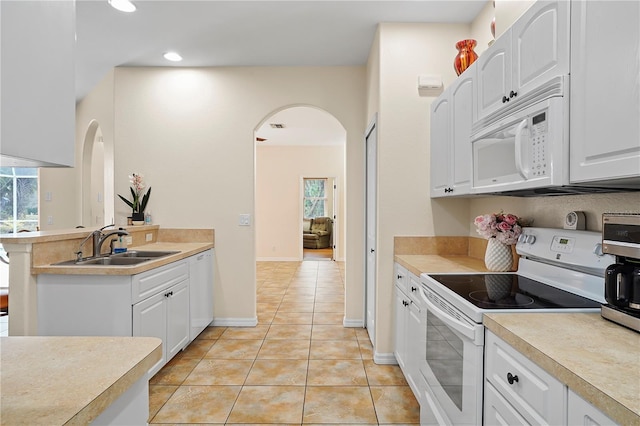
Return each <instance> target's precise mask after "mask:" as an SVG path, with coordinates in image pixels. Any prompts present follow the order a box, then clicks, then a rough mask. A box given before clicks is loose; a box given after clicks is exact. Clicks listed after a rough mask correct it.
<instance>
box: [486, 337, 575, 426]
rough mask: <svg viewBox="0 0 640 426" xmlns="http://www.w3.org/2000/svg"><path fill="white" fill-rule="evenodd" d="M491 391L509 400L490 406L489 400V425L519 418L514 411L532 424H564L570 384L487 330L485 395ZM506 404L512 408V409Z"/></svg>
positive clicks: (487, 422)
mask: <svg viewBox="0 0 640 426" xmlns="http://www.w3.org/2000/svg"><path fill="white" fill-rule="evenodd" d="M491 392H494V393H495V392H497V393H498V394H499V395H500V396H502V397H503V398H504V400H505V401H504V403H503V404H502V405H500V404H497V403H496V404H494V405H493V406H488V405H487V403H486V402H487V401H486V399H485V406H484V408H485V417H486V419H485V424H487V425H490V424H502V423H501V421H498V420H499V419H502V418H504V419H509V418H512V417H513V418H515V417H514V413H517V414H519V416H520V417H521V418H522V419H523V420H524V421H525V422H526V423H530V424H538V425H542V424H551V425H560V424H563V423H564V421H565V420H564V419H565V416H566V414H565V413H566V411H565V410H566V407H567V392H566V387H565V386H564V385H563V384H562V383H561V382H560V381H558V380H557V379H555V378H554V377H553V376H551V375H550V374H549V373H547V372H546V371H544V370H543V369H542V368H540V367H538V366H537V365H536V364H534V363H533V362H531V361H529V360H528V359H527V358H526V357H525V356H524V355H522V354H521V353H520V352H518V351H517V350H515V349H514V348H513V347H511V346H510V345H509V344H508V343H506V342H505V341H503V340H502V339H500V338H499V337H497V336H496V335H495V334H493V333H492V332H490V331H487V334H486V340H485V395H488V394H491ZM485 398H486V397H485ZM505 407H509V410H506V409H505ZM501 408H502V409H501ZM487 411H488V412H489V413H490V415H489V416H488V415H487V414H486V413H487ZM494 420H496V421H495V423H494V422H493V421H494Z"/></svg>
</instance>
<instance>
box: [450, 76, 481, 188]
mask: <svg viewBox="0 0 640 426" xmlns="http://www.w3.org/2000/svg"><path fill="white" fill-rule="evenodd" d="M475 70H476V68H475V67H473V69H468V70H467V71H466V72H465V73H464V74H463V75H462V76H460V77H458V80H457V81H456V84H455V86H453V87H452V90H451V108H452V110H451V118H452V126H451V131H452V138H451V139H452V144H451V152H450V155H451V161H450V163H451V167H452V172H451V176H452V182H451V183H452V187H453V192H451V193H450V194H451V195H465V194H468V193H469V192H470V190H471V126H472V125H473V120H474V117H475V114H474V112H475V107H474V102H473V101H474V99H473V81H474V79H475Z"/></svg>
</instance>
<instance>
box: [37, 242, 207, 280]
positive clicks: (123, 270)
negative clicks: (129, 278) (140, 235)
mask: <svg viewBox="0 0 640 426" xmlns="http://www.w3.org/2000/svg"><path fill="white" fill-rule="evenodd" d="M158 245H161V246H166V245H171V246H175V247H183V248H182V249H181V250H180V253H176V254H172V255H170V256H166V257H162V258H159V259H153V260H150V261H148V262H143V263H140V264H138V265H134V266H70V265H38V266H33V267H32V268H31V274H32V275H41V274H53V275H135V274H140V273H142V272H146V271H148V270H151V269H155V268H158V267H160V266H164V265H168V264H169V263H173V262H177V261H179V260H182V259H186V258H187V257H190V256H193V255H195V254H198V253H202V252H204V251H207V250H209V249H212V248H214V244H213V243H167V242H160V243H153V244H145V245H142V246H137V247H129V249H130V250H153V249H154V248H155V249H156V250H163V248H158ZM185 245H190V246H192V247H190V248H184V246H185Z"/></svg>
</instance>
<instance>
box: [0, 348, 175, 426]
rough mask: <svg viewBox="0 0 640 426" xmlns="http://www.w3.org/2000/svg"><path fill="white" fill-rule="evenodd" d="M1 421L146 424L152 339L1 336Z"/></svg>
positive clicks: (154, 351) (156, 351) (155, 353)
mask: <svg viewBox="0 0 640 426" xmlns="http://www.w3.org/2000/svg"><path fill="white" fill-rule="evenodd" d="M0 346H2V370H0V376H1V381H2V397H1V399H2V402H1V405H2V424H6V425H14V424H47V425H62V424H69V425H84V424H89V423H92V422H95V423H96V424H145V423H146V422H147V421H148V416H149V384H148V383H149V374H148V371H149V368H151V366H152V365H154V364H155V363H156V362H157V361H158V359H160V356H161V354H162V348H161V341H160V339H157V338H154V337H39V336H32V337H3V338H0Z"/></svg>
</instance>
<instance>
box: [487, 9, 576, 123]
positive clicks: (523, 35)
mask: <svg viewBox="0 0 640 426" xmlns="http://www.w3.org/2000/svg"><path fill="white" fill-rule="evenodd" d="M569 9H570V8H569V2H568V1H563V0H560V1H537V2H536V3H534V4H533V5H532V6H531V7H530V8H529V9H528V10H527V11H526V12H525V13H524V14H523V15H522V16H521V17H520V18H519V19H518V20H517V21H516V22H515V23H514V24H513V26H512V27H511V28H509V29H508V30H507V31H506V32H505V33H504V34H503V35H502V36H500V37H499V38H498V39H497V40H496V41H495V42H494V44H493V45H492V46H491V47H489V49H487V51H486V52H484V53H483V54H482V55H481V56H480V58H478V61H477V62H478V87H477V98H478V100H477V102H478V117H477V118H478V120H482V119H484V118H486V117H487V116H489V115H490V114H492V113H494V112H496V111H498V110H501V109H502V108H503V107H506V106H508V105H509V104H510V103H511V104H513V103H514V102H516V101H517V100H518V99H521V98H523V97H525V98H526V94H527V93H528V92H530V91H531V90H532V89H535V88H536V87H538V86H540V85H541V84H542V83H545V82H546V81H548V80H550V79H552V78H553V77H555V76H558V75H564V74H568V73H569V24H570V16H569Z"/></svg>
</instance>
